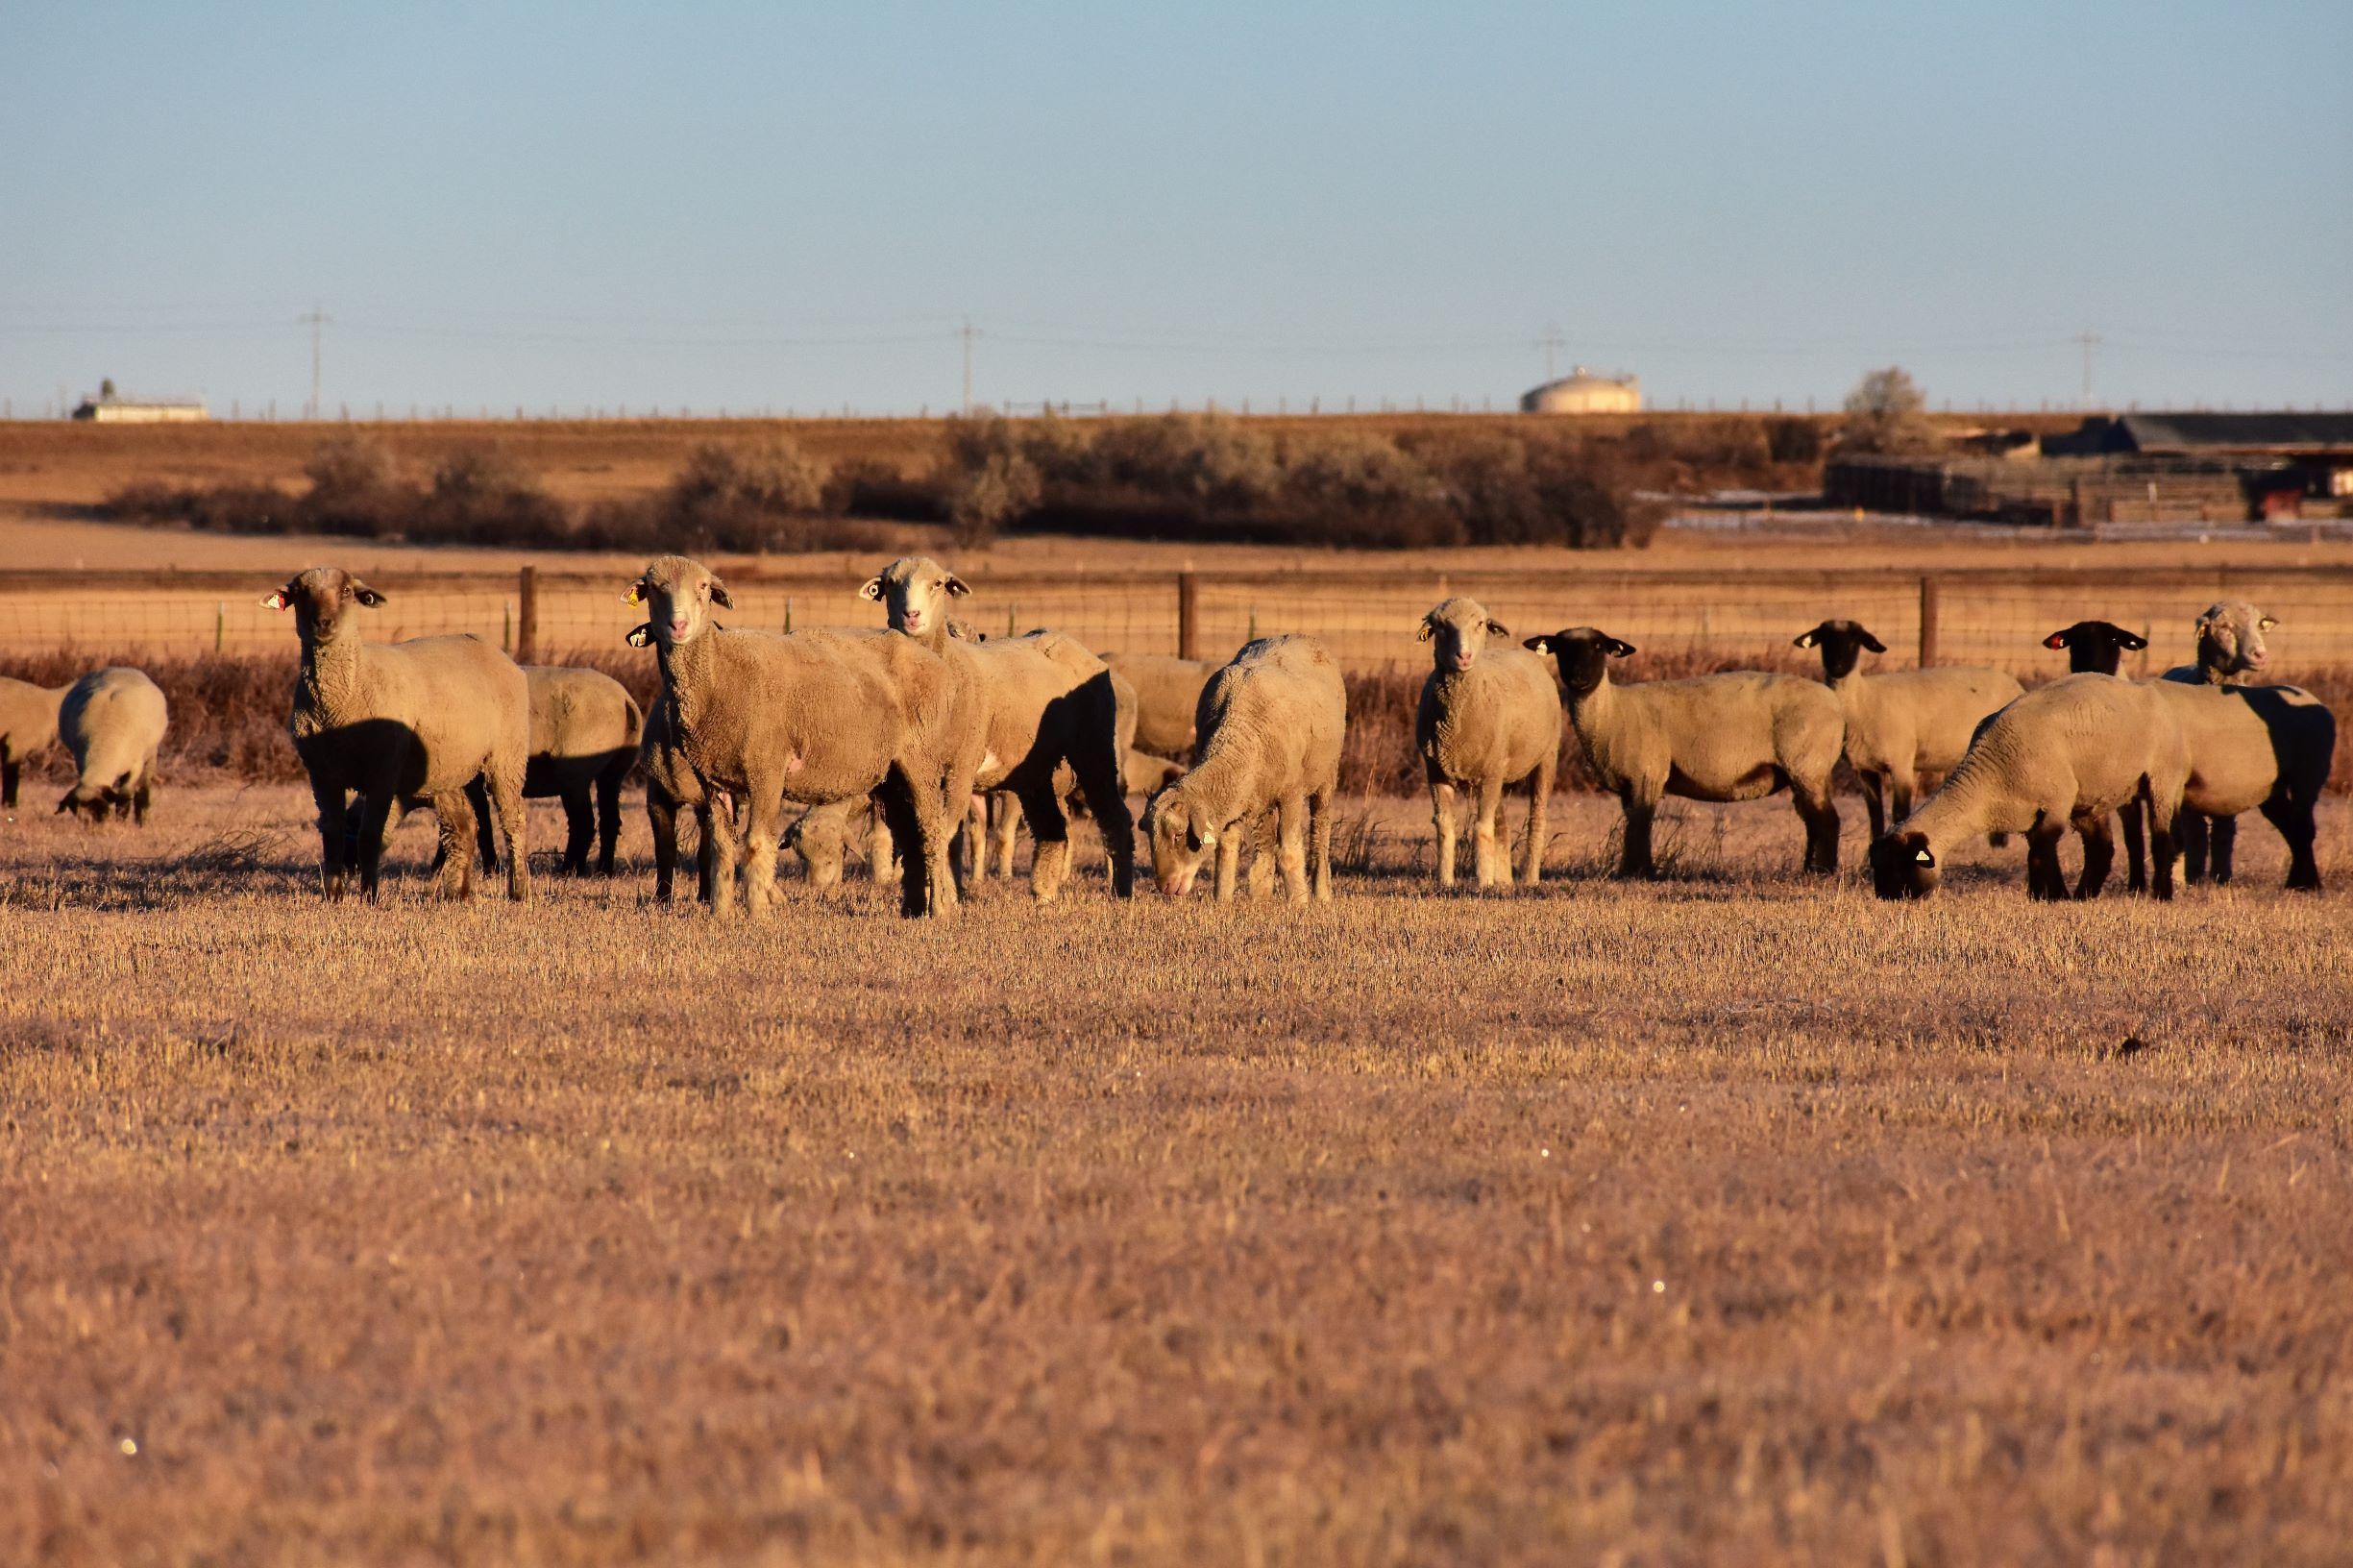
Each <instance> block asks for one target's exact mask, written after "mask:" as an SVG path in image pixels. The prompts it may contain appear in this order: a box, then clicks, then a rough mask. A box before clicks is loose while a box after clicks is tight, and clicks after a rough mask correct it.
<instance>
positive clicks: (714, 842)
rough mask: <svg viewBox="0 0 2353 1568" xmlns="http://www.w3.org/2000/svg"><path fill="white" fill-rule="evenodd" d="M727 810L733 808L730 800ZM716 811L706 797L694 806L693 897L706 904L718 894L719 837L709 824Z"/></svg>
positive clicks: (731, 811)
mask: <svg viewBox="0 0 2353 1568" xmlns="http://www.w3.org/2000/svg"><path fill="white" fill-rule="evenodd" d="M727 810H728V812H729V813H730V814H732V813H733V811H734V810H735V806H734V803H733V802H732V801H730V802H729V803H728V806H727ZM716 811H717V808H716V807H714V806H713V805H712V804H711V802H710V800H709V799H708V798H705V799H704V800H703V801H702V803H701V804H699V805H698V806H696V807H695V835H696V837H695V897H696V898H697V900H699V902H701V903H703V904H706V905H707V904H709V903H710V902H711V901H712V900H713V899H715V898H717V897H718V896H719V839H718V835H717V832H716V830H715V829H714V828H713V827H712V826H711V818H712V816H713V815H714V814H715V812H716ZM730 820H732V818H731V819H730Z"/></svg>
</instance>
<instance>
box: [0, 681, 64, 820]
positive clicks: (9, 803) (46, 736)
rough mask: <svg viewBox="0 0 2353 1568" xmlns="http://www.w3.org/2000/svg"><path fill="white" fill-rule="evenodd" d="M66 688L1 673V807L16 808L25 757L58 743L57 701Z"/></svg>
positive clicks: (58, 701)
mask: <svg viewBox="0 0 2353 1568" xmlns="http://www.w3.org/2000/svg"><path fill="white" fill-rule="evenodd" d="M69 690H71V688H70V687H66V686H36V685H34V684H33V683H32V682H31V681H29V680H13V679H11V678H10V677H8V676H6V675H0V807H5V808H7V809H8V810H10V811H14V810H15V809H16V787H17V785H18V784H19V783H20V782H21V781H22V780H23V778H24V771H25V759H26V758H28V757H33V756H37V755H39V754H40V753H41V752H43V751H46V750H48V749H49V748H50V747H52V746H55V745H56V744H57V738H58V704H59V703H61V702H62V701H64V700H65V694H66V692H67V691H69Z"/></svg>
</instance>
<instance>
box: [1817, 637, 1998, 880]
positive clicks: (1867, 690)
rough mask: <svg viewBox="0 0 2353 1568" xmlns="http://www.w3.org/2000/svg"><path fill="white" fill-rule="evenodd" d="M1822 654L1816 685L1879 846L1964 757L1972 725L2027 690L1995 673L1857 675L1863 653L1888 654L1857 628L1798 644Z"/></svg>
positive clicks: (1962, 670)
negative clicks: (1826, 696)
mask: <svg viewBox="0 0 2353 1568" xmlns="http://www.w3.org/2000/svg"><path fill="white" fill-rule="evenodd" d="M1797 646H1798V647H1800V648H1811V649H1819V650H1820V651H1821V653H1822V678H1823V680H1824V682H1825V683H1826V684H1827V685H1828V686H1829V688H1830V690H1832V691H1833V692H1836V693H1837V694H1838V702H1839V706H1840V707H1841V708H1842V709H1843V710H1845V713H1846V721H1847V741H1846V758H1847V766H1848V767H1850V768H1851V769H1853V770H1854V775H1855V777H1856V778H1858V779H1860V780H1861V781H1862V785H1863V810H1864V812H1865V814H1866V815H1867V816H1868V817H1869V818H1870V819H1871V838H1872V842H1873V843H1877V842H1878V839H1879V837H1880V835H1881V834H1883V833H1885V832H1886V831H1887V824H1888V823H1889V822H1891V821H1895V822H1900V821H1903V819H1904V818H1905V817H1907V816H1909V815H1911V811H1912V800H1913V797H1914V796H1915V795H1916V794H1917V793H1918V792H1919V791H1920V790H1921V789H1922V788H1924V787H1932V785H1931V781H1932V780H1937V779H1942V778H1943V777H1944V775H1945V774H1947V773H1949V772H1951V771H1952V769H1953V765H1954V764H1955V763H1958V762H1959V761H1960V760H1961V757H1962V754H1963V753H1964V752H1966V751H1967V750H1968V749H1969V742H1970V737H1971V736H1973V735H1974V734H1975V733H1976V731H1977V725H1978V724H1979V723H1983V722H1984V720H1985V719H1986V717H1987V716H1988V715H1990V714H1992V713H1994V712H1995V711H1996V710H1997V709H1998V708H2000V707H2001V706H2002V705H2003V704H2004V703H2007V702H2010V701H2013V700H2015V699H2016V698H2018V697H2019V696H2020V695H2021V694H2022V692H2024V690H2025V688H2024V687H2022V686H2021V685H2020V684H2019V683H2018V682H2017V680H2015V679H2014V678H2012V677H2011V676H2009V675H2006V674H2002V673H2001V672H2000V671H1998V670H1983V669H1974V668H1969V667H1952V666H1946V667H1940V668H1936V669H1929V670H1899V671H1896V672H1894V673H1892V674H1880V675H1866V674H1858V673H1857V672H1856V669H1855V666H1856V665H1857V664H1859V663H1860V662H1861V661H1862V655H1863V650H1864V649H1870V650H1871V651H1872V652H1874V653H1884V652H1886V651H1887V649H1886V646H1885V645H1884V644H1882V643H1881V642H1880V641H1879V639H1878V638H1876V637H1875V636H1873V635H1872V634H1871V629H1870V628H1869V627H1867V626H1865V625H1863V624H1862V623H1861V622H1859V621H1825V622H1823V623H1822V624H1821V625H1818V626H1816V627H1814V628H1813V629H1812V630H1811V631H1808V632H1805V633H1803V634H1802V635H1801V636H1800V637H1799V638H1798V640H1797Z"/></svg>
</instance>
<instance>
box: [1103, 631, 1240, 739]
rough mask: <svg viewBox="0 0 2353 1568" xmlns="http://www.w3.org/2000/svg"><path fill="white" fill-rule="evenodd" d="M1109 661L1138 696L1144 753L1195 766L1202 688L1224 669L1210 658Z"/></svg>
mask: <svg viewBox="0 0 2353 1568" xmlns="http://www.w3.org/2000/svg"><path fill="white" fill-rule="evenodd" d="M1103 662H1104V663H1105V664H1108V665H1110V666H1111V667H1112V669H1113V670H1114V671H1115V673H1116V674H1118V675H1119V677H1120V678H1121V679H1122V680H1125V681H1127V682H1128V683H1129V684H1130V685H1131V686H1133V687H1134V688H1135V691H1136V739H1135V740H1134V742H1132V743H1131V744H1132V745H1134V746H1135V747H1136V749H1138V750H1139V751H1149V752H1150V753H1152V755H1154V756H1156V757H1168V758H1171V759H1173V760H1175V761H1177V762H1189V761H1190V760H1191V758H1192V754H1193V739H1194V727H1193V721H1194V715H1195V711H1196V710H1197V709H1198V708H1199V707H1200V705H1201V688H1202V687H1203V686H1205V685H1207V684H1208V683H1209V678H1210V676H1211V675H1213V674H1215V673H1216V672H1217V669H1218V666H1217V665H1216V664H1215V663H1213V661H1211V660H1208V659H1179V658H1172V657H1170V656H1169V655H1167V654H1165V653H1106V654H1104V655H1103Z"/></svg>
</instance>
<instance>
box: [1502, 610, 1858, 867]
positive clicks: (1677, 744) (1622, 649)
mask: <svg viewBox="0 0 2353 1568" xmlns="http://www.w3.org/2000/svg"><path fill="white" fill-rule="evenodd" d="M1522 646H1524V647H1526V648H1529V649H1533V650H1535V651H1536V652H1538V653H1549V654H1551V655H1552V656H1553V659H1554V660H1555V662H1556V663H1557V664H1558V665H1559V667H1560V684H1561V688H1562V691H1563V694H1564V699H1565V700H1566V702H1567V703H1568V709H1569V723H1570V724H1571V725H1572V726H1573V727H1574V728H1575V729H1576V731H1577V738H1578V740H1579V741H1580V742H1581V743H1582V744H1583V746H1584V748H1585V757H1586V760H1587V761H1588V762H1589V763H1590V764H1591V766H1592V768H1593V772H1594V773H1595V774H1596V775H1597V776H1598V777H1599V778H1600V779H1601V782H1602V787H1603V788H1605V789H1606V790H1608V791H1610V792H1611V793H1612V794H1614V795H1616V796H1617V797H1618V800H1619V803H1620V804H1621V805H1622V806H1623V808H1624V810H1625V813H1626V843H1625V848H1624V852H1623V853H1622V854H1621V855H1620V857H1619V862H1618V875H1620V876H1622V877H1633V876H1649V875H1652V874H1654V863H1653V861H1652V857H1651V819H1652V817H1653V815H1654V813H1655V812H1656V810H1657V808H1658V802H1659V800H1660V798H1661V797H1662V796H1669V795H1674V796H1683V797H1684V798H1686V799H1692V800H1715V801H1728V800H1755V799H1759V798H1762V797H1763V796H1769V795H1772V794H1774V793H1776V792H1777V791H1779V790H1783V789H1786V790H1788V791H1789V792H1790V794H1791V795H1792V796H1794V797H1795V799H1796V803H1797V808H1798V816H1799V819H1800V820H1801V821H1803V822H1804V824H1805V862H1804V864H1805V869H1806V870H1808V871H1815V872H1820V873H1822V874H1824V875H1828V874H1830V873H1832V872H1834V871H1836V870H1838V803H1837V800H1836V799H1835V798H1834V797H1833V796H1832V795H1831V793H1830V774H1831V772H1832V771H1833V770H1834V769H1836V768H1837V766H1838V757H1839V751H1840V749H1841V747H1843V746H1844V745H1845V742H1846V733H1847V722H1846V715H1845V713H1844V711H1843V710H1842V709H1841V708H1840V706H1839V702H1838V698H1837V697H1836V696H1834V695H1833V694H1832V693H1831V692H1830V690H1829V689H1828V688H1827V687H1826V686H1822V685H1820V684H1818V683H1816V682H1814V681H1810V680H1803V679H1801V678H1799V677H1798V676H1796V675H1776V674H1766V673H1764V672H1762V671H1757V670H1736V671H1733V672H1731V673H1729V674H1720V675H1701V676H1698V677H1697V678H1694V679H1690V680H1654V681H1648V682H1646V683H1644V684H1642V685H1639V686H1623V687H1622V686H1618V685H1616V684H1615V683H1613V682H1612V681H1611V680H1610V678H1609V661H1610V660H1611V659H1623V658H1626V657H1627V656H1629V655H1630V654H1631V653H1632V652H1633V651H1634V649H1633V647H1632V645H1630V644H1629V643H1624V642H1620V641H1619V640H1618V639H1617V638H1615V637H1612V636H1610V635H1608V634H1607V633H1606V632H1603V631H1599V630H1596V629H1595V628H1594V627H1592V626H1576V627H1572V628H1570V629H1568V630H1565V631H1556V632H1553V633H1551V634H1550V635H1548V636H1543V637H1531V638H1529V639H1528V640H1527V642H1526V643H1525V644H1523V645H1522Z"/></svg>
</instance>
